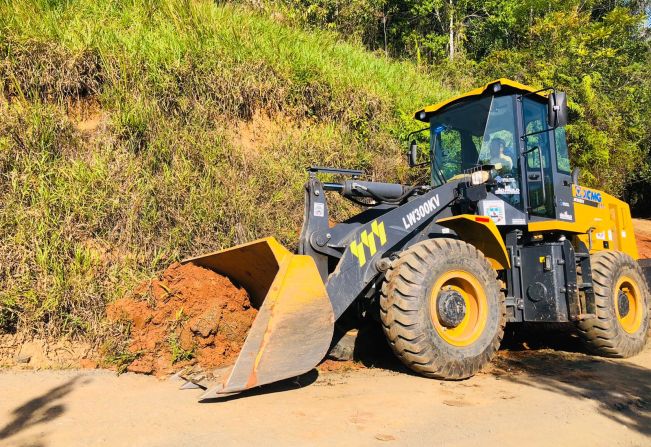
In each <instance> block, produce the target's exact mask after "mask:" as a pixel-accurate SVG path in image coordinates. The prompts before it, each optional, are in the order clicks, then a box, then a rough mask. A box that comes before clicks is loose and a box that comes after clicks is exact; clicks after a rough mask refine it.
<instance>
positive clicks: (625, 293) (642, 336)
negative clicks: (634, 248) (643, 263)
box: [577, 251, 649, 358]
mask: <svg viewBox="0 0 651 447" xmlns="http://www.w3.org/2000/svg"><path fill="white" fill-rule="evenodd" d="M590 263H591V266H592V283H593V285H594V286H593V289H594V295H595V304H596V309H597V310H596V315H597V317H596V318H592V319H589V320H583V321H581V322H579V323H578V325H577V326H578V328H579V333H580V334H581V336H582V338H583V340H584V343H585V345H586V347H587V348H588V349H589V350H590V351H591V352H593V353H595V354H598V355H602V356H605V357H624V358H625V357H631V356H634V355H635V354H637V353H639V352H640V351H641V350H642V349H643V348H644V345H645V344H646V340H647V336H648V331H649V289H648V286H647V283H646V280H645V279H644V275H643V273H642V269H641V268H640V266H639V265H638V263H637V262H636V261H635V260H634V259H633V258H631V257H630V256H628V255H627V254H625V253H622V252H618V251H601V252H597V253H595V254H594V255H592V256H591V259H590ZM620 311H621V312H620Z"/></svg>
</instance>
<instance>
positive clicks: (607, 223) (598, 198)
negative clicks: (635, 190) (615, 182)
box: [528, 185, 638, 259]
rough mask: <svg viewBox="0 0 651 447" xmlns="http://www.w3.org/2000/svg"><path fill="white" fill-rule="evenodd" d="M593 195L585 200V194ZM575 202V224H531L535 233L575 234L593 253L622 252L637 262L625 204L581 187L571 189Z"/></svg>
mask: <svg viewBox="0 0 651 447" xmlns="http://www.w3.org/2000/svg"><path fill="white" fill-rule="evenodd" d="M586 190H588V191H590V193H591V194H590V196H589V197H586V195H585V191H586ZM572 196H573V200H574V218H575V220H574V222H565V221H561V220H555V219H550V220H544V221H538V222H529V225H528V230H529V231H530V232H532V233H536V232H547V231H566V232H571V233H575V234H576V237H577V238H578V239H579V240H581V241H582V242H583V243H584V244H585V245H586V247H588V249H589V250H590V253H591V254H592V253H595V252H598V251H602V250H617V251H622V252H624V253H626V254H628V255H629V256H631V257H632V258H633V259H638V251H637V245H636V243H635V234H634V232H633V221H632V220H631V211H630V208H629V206H628V204H627V203H626V202H623V201H621V200H619V199H617V198H615V197H613V196H611V195H609V194H606V193H605V192H602V191H599V190H595V189H593V188H589V189H588V188H585V187H582V186H578V185H573V186H572Z"/></svg>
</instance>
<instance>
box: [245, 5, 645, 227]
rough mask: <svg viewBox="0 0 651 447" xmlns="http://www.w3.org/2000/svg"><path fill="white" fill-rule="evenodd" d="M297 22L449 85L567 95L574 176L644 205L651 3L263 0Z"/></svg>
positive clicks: (640, 209)
mask: <svg viewBox="0 0 651 447" xmlns="http://www.w3.org/2000/svg"><path fill="white" fill-rule="evenodd" d="M247 3H252V4H253V3H254V4H256V5H260V4H261V5H262V8H263V9H264V10H266V11H269V12H271V11H277V12H275V14H279V15H281V16H284V17H286V18H287V20H289V21H292V22H294V23H299V24H302V25H303V26H308V27H314V28H324V27H326V28H329V29H333V30H338V31H339V32H341V34H342V35H345V36H352V38H354V39H357V40H358V41H359V42H362V43H363V44H364V45H366V46H367V47H368V48H369V49H372V50H375V51H378V52H386V53H387V54H388V55H390V56H391V57H395V58H403V59H410V60H413V61H414V62H416V63H417V64H419V66H428V67H431V69H432V70H433V71H434V76H435V77H437V78H440V79H442V80H445V82H446V85H450V86H452V87H453V88H463V89H468V88H472V87H473V86H476V85H477V84H482V83H485V82H488V81H490V80H491V79H495V78H499V77H509V78H511V79H515V80H517V81H520V82H523V83H525V84H529V85H533V86H536V87H546V86H555V87H557V88H558V89H560V90H564V91H566V92H567V93H568V99H569V101H570V103H569V105H570V108H571V111H572V116H571V117H570V121H571V123H572V125H571V126H568V128H567V131H568V137H569V143H570V152H571V155H572V158H573V160H572V161H573V164H574V166H578V167H580V168H581V169H582V172H583V174H582V177H581V181H582V182H583V183H584V184H587V185H589V186H595V187H599V188H602V189H605V190H606V191H608V192H610V193H613V194H615V195H617V196H623V197H624V198H626V199H627V200H628V201H629V202H631V204H632V205H633V206H634V207H635V209H636V210H637V211H638V212H641V213H644V214H645V215H649V209H651V208H650V207H649V206H650V205H651V165H650V164H649V161H648V159H649V150H650V149H651V39H650V38H651V32H650V29H649V24H650V23H651V22H649V21H648V16H647V15H645V11H646V12H647V13H648V12H649V11H651V4H650V3H649V2H648V1H638V0H614V1H613V0H608V1H605V0H587V1H583V0H582V1H579V0H561V1H556V2H548V1H540V0H488V1H485V0H354V1H352V2H350V3H346V5H345V6H343V5H341V4H340V2H334V1H330V0H269V1H266V2H265V1H263V2H259V1H257V0H256V2H249V1H247Z"/></svg>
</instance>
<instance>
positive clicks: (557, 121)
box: [547, 91, 567, 129]
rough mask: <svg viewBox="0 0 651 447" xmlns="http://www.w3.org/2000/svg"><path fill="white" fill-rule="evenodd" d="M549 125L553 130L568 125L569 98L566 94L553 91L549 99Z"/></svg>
mask: <svg viewBox="0 0 651 447" xmlns="http://www.w3.org/2000/svg"><path fill="white" fill-rule="evenodd" d="M547 124H548V125H549V127H551V128H552V129H556V128H557V127H563V126H565V125H566V124H567V96H566V95H565V92H557V91H553V92H551V93H550V94H549V97H548V98H547Z"/></svg>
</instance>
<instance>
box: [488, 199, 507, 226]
mask: <svg viewBox="0 0 651 447" xmlns="http://www.w3.org/2000/svg"><path fill="white" fill-rule="evenodd" d="M483 205H484V214H486V215H487V216H488V217H490V218H491V219H492V220H493V222H495V225H504V224H506V212H505V211H504V202H503V201H501V200H484V201H483Z"/></svg>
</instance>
